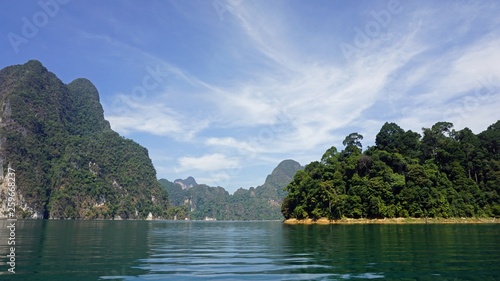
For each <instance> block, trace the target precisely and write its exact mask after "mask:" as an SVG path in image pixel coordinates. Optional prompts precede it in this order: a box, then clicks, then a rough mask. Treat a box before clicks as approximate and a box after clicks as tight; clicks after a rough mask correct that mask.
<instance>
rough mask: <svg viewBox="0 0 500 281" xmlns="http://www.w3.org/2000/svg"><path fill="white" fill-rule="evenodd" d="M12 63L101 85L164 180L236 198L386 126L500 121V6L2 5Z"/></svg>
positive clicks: (392, 1)
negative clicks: (189, 181)
mask: <svg viewBox="0 0 500 281" xmlns="http://www.w3.org/2000/svg"><path fill="white" fill-rule="evenodd" d="M1 4H2V9H0V36H1V37H0V54H1V55H0V68H4V67H6V66H9V65H13V64H23V63H26V62H27V61H28V60H31V59H36V60H39V61H41V62H42V64H43V65H44V66H45V67H46V68H48V70H49V71H51V72H53V73H55V74H56V75H57V76H58V77H59V78H60V79H61V80H62V81H63V82H64V83H70V82H71V81H73V80H74V79H76V78H80V77H83V78H88V79H89V80H91V81H92V82H93V83H94V85H95V86H96V88H97V89H98V91H99V94H100V100H101V103H102V105H103V108H104V115H105V118H106V119H107V120H108V121H109V122H110V124H111V127H112V129H113V130H115V131H117V132H118V133H120V134H121V135H123V136H125V137H127V138H130V139H132V140H134V141H136V142H138V143H139V144H141V145H143V146H144V147H146V148H147V149H148V151H149V156H150V157H151V159H152V161H153V164H154V166H155V168H156V171H157V176H158V178H166V179H168V180H170V181H173V180H175V179H178V178H186V177H188V176H193V177H194V178H195V179H196V180H197V182H198V183H205V184H208V185H211V186H222V187H224V188H226V190H228V191H229V192H230V193H232V192H234V191H235V190H236V189H238V188H240V187H243V188H249V187H251V186H254V187H255V186H258V185H261V184H263V183H264V181H265V179H266V176H267V175H268V174H270V173H271V171H272V170H273V169H274V168H275V167H276V166H277V165H278V164H279V163H280V162H281V161H282V160H284V159H294V160H296V161H298V162H300V163H301V164H302V165H305V164H308V163H310V162H311V161H316V160H319V159H320V158H321V156H322V155H323V153H324V152H325V151H326V150H327V149H328V148H330V147H332V146H335V147H337V149H338V150H342V149H343V148H344V146H343V145H342V141H343V140H344V138H345V137H346V136H347V135H348V134H349V133H352V132H358V133H360V134H362V135H363V136H364V139H363V141H362V144H363V147H364V148H366V147H367V146H371V145H374V140H375V136H376V134H377V133H378V131H379V130H380V128H381V127H382V125H383V124H384V123H385V122H394V123H396V124H398V125H399V126H400V127H402V128H403V129H405V130H413V131H415V132H419V133H421V132H422V127H431V126H432V125H433V124H435V123H436V122H439V121H449V122H452V123H453V124H454V128H455V129H456V130H460V129H463V128H465V127H468V128H470V129H471V130H472V131H473V132H474V133H479V132H481V131H483V130H485V129H486V128H487V127H488V126H489V125H491V124H493V123H495V122H496V121H497V120H499V119H500V118H499V117H500V114H499V108H500V17H499V16H498V15H500V2H499V1H494V0H491V1H415V0H400V1H398V0H380V1H378V0H373V1H362V0H361V1H347V0H345V1H341V0H335V1H327V0H311V1H299V0H274V1H268V0H266V1H264V0H251V1H250V0H203V1H201V0H192V1H187V0H172V1H159V0H158V1H153V0H152V1H138V0H135V1H122V0H120V1H118V0H109V1H98V0H86V1H82V0H39V1H8V0H2V1H1Z"/></svg>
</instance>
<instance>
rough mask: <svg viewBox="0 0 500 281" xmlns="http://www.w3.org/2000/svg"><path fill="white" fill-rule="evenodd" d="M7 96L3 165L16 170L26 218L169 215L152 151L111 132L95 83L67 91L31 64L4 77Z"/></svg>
mask: <svg viewBox="0 0 500 281" xmlns="http://www.w3.org/2000/svg"><path fill="white" fill-rule="evenodd" d="M0 92H1V102H2V104H3V107H2V108H1V110H0V113H1V118H2V119H1V121H0V123H1V126H0V136H1V138H0V141H1V145H0V148H1V150H0V157H1V159H0V160H1V161H0V162H2V163H4V164H6V163H10V164H11V166H12V167H13V168H14V169H15V170H16V182H17V185H18V196H19V198H18V199H19V201H20V203H21V202H22V203H23V204H19V205H18V206H24V207H23V208H19V210H20V211H21V210H22V213H21V214H19V215H20V216H25V217H44V218H88V219H91V218H114V217H117V216H120V217H121V218H145V217H146V216H148V214H149V213H152V214H153V215H154V216H156V217H165V216H166V207H167V204H168V197H167V196H168V195H167V193H166V192H165V191H164V189H162V188H161V186H160V185H159V183H158V182H157V180H156V172H155V169H154V167H153V165H152V163H151V160H150V159H149V156H148V152H147V150H146V149H145V148H143V147H141V146H139V145H138V144H137V143H135V142H133V141H132V140H128V139H125V138H123V137H121V136H119V135H118V134H117V133H115V132H114V131H112V130H111V128H110V126H109V123H108V122H107V121H106V120H104V116H103V109H102V106H101V104H100V102H99V94H98V92H97V90H96V88H95V87H94V86H93V85H92V83H91V82H90V81H88V80H86V79H77V80H75V81H73V82H72V83H70V84H68V85H65V84H63V83H62V82H61V81H60V80H59V79H58V78H57V77H56V76H55V75H54V74H52V73H50V72H48V71H47V69H45V68H44V67H43V66H42V65H41V64H40V63H39V62H37V61H30V62H28V63H26V64H25V65H19V66H11V67H8V68H5V69H3V70H2V71H0ZM5 168H6V165H4V170H5ZM3 172H4V173H5V171H3Z"/></svg>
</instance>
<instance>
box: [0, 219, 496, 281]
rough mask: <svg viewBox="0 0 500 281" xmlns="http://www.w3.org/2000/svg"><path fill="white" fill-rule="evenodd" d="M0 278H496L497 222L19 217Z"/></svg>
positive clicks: (1, 259)
mask: <svg viewBox="0 0 500 281" xmlns="http://www.w3.org/2000/svg"><path fill="white" fill-rule="evenodd" d="M6 225H7V222H5V221H0V227H1V228H0V239H1V240H0V254H1V255H0V270H1V272H0V280H27V281H29V280H47V281H49V280H50V281H57V280H64V281H67V280H349V279H350V280H360V279H377V278H380V280H382V279H385V280H500V225H484V224H483V225H331V226H324V225H315V226H314V225H313V226H311V225H310V226H304V225H296V226H288V225H283V224H282V223H281V222H184V221H182V222H148V221H18V222H17V229H16V241H17V244H16V274H12V273H9V272H7V269H8V265H7V264H6V261H7V258H6V255H7V254H8V252H7V251H8V248H7V237H8V235H9V232H8V231H9V230H8V229H7V227H6Z"/></svg>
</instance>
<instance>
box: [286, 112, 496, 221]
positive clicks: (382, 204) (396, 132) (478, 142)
mask: <svg viewBox="0 0 500 281" xmlns="http://www.w3.org/2000/svg"><path fill="white" fill-rule="evenodd" d="M362 139H363V136H362V135H360V134H358V133H352V134H350V135H349V136H347V137H346V138H345V140H344V142H343V144H344V145H345V148H344V150H342V151H340V152H339V151H338V150H337V149H336V148H335V147H332V148H330V149H328V150H327V151H326V152H325V154H324V155H323V157H322V158H321V161H319V162H318V161H315V162H312V163H310V164H309V165H307V166H306V167H305V169H304V170H303V171H298V172H297V174H296V175H295V177H294V179H293V181H292V182H291V183H290V184H289V185H288V186H287V187H286V190H287V191H288V196H286V197H285V199H284V201H283V204H282V214H283V216H284V217H285V218H286V219H290V218H295V219H305V218H310V219H319V218H322V217H325V218H329V219H340V218H395V217H415V218H421V217H436V218H451V217H499V216H500V197H499V194H500V145H499V142H500V121H497V122H496V123H495V124H493V125H491V126H489V127H488V129H487V130H485V131H484V132H482V133H480V134H478V135H475V134H474V133H473V132H472V131H471V130H470V129H468V128H465V129H463V130H460V131H455V130H454V129H453V124H452V123H449V122H438V123H436V124H434V125H433V126H432V127H431V128H423V136H421V135H420V134H418V133H415V132H412V131H404V130H403V129H402V128H400V127H399V126H398V125H397V124H395V123H385V124H384V125H383V126H382V128H381V130H380V132H379V133H378V134H377V136H376V139H375V143H376V145H375V146H372V147H368V148H367V149H366V150H365V151H364V152H362V144H361V140H362Z"/></svg>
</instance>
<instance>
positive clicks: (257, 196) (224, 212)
mask: <svg viewBox="0 0 500 281" xmlns="http://www.w3.org/2000/svg"><path fill="white" fill-rule="evenodd" d="M300 169H302V167H301V166H300V164H299V163H297V162H296V161H293V160H285V161H283V162H281V163H280V164H279V165H278V166H277V167H276V168H275V169H274V170H273V172H272V173H271V174H270V175H269V176H268V177H267V179H266V182H265V183H264V184H263V185H261V186H258V187H256V188H254V187H251V188H249V189H243V188H240V189H238V190H237V191H235V192H234V194H232V195H230V194H229V193H228V192H227V191H226V190H225V189H224V188H222V187H210V186H207V185H203V184H202V185H196V186H194V187H192V188H187V189H182V187H181V185H179V184H174V183H172V182H169V181H168V180H165V179H161V180H160V183H161V184H162V186H163V187H164V188H165V189H166V190H167V192H168V194H169V198H170V203H171V205H172V206H174V207H172V208H171V209H172V212H171V218H173V217H174V216H175V218H177V219H184V218H190V219H193V220H202V219H205V218H215V219H218V220H279V219H282V216H281V212H280V210H281V203H282V201H283V198H284V197H285V195H286V192H285V191H284V187H285V186H286V185H287V184H288V183H290V181H291V180H292V179H293V175H294V174H295V173H296V172H297V171H298V170H300Z"/></svg>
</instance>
